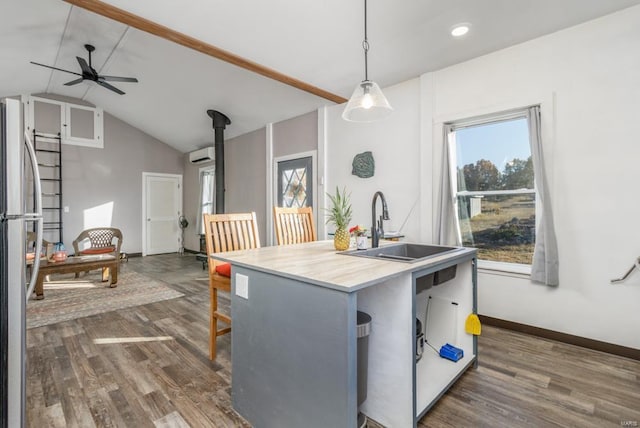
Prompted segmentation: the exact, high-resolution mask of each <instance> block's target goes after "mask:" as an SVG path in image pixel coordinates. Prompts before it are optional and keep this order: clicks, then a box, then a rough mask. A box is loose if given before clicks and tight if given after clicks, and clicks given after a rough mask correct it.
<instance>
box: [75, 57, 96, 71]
mask: <svg viewBox="0 0 640 428" xmlns="http://www.w3.org/2000/svg"><path fill="white" fill-rule="evenodd" d="M76 59H77V60H78V63H79V64H80V68H82V72H83V73H87V74H91V75H93V71H92V70H91V67H89V64H87V61H86V60H85V59H84V58H80V57H79V56H77V57H76Z"/></svg>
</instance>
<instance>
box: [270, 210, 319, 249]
mask: <svg viewBox="0 0 640 428" xmlns="http://www.w3.org/2000/svg"><path fill="white" fill-rule="evenodd" d="M273 221H274V223H275V226H276V238H277V241H278V245H288V244H301V243H303V242H311V241H316V240H317V239H318V238H317V236H316V226H315V223H314V222H313V208H311V207H302V208H284V207H273Z"/></svg>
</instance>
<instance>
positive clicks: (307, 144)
mask: <svg viewBox="0 0 640 428" xmlns="http://www.w3.org/2000/svg"><path fill="white" fill-rule="evenodd" d="M232 120H233V118H232ZM231 126H233V125H231ZM211 144H213V143H211ZM203 147H204V145H203ZM317 148H318V113H317V112H316V111H313V112H311V113H307V114H304V115H302V116H298V117H295V118H293V119H289V120H285V121H282V122H278V123H275V124H273V156H274V157H279V156H286V155H290V154H295V153H301V152H307V151H311V150H316V149H317ZM224 150H225V181H226V182H225V186H226V193H225V205H226V206H225V211H226V212H248V211H255V212H256V216H257V218H258V229H259V231H260V241H261V244H262V245H265V243H266V242H267V221H268V216H267V209H271V206H272V203H271V202H268V201H267V200H266V191H267V178H268V177H267V142H266V131H265V128H261V129H258V130H256V131H253V132H250V133H248V134H245V135H241V136H239V137H236V138H232V139H230V140H227V141H225V145H224ZM269 161H270V162H272V161H273V160H272V159H271V160H269ZM212 164H213V162H208V163H202V164H198V165H193V164H191V163H190V162H189V155H188V154H186V155H185V156H184V171H185V176H184V179H183V180H184V181H183V183H184V212H185V216H186V217H187V220H189V227H188V228H187V230H186V232H185V248H186V249H188V250H194V251H198V250H199V249H200V238H199V236H198V235H197V230H196V224H197V223H196V215H197V212H198V197H199V195H198V193H199V191H200V189H199V186H200V183H199V182H198V170H199V169H200V168H203V167H206V166H210V165H212ZM191 225H193V228H192V227H191Z"/></svg>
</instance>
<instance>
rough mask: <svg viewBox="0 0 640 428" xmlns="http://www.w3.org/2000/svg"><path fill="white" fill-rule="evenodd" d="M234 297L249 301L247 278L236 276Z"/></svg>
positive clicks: (240, 275)
mask: <svg viewBox="0 0 640 428" xmlns="http://www.w3.org/2000/svg"><path fill="white" fill-rule="evenodd" d="M236 296H239V297H242V298H245V299H247V300H248V299H249V277H248V276H246V275H242V274H239V273H237V274H236Z"/></svg>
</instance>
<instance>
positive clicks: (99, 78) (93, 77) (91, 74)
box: [31, 45, 138, 95]
mask: <svg viewBox="0 0 640 428" xmlns="http://www.w3.org/2000/svg"><path fill="white" fill-rule="evenodd" d="M84 47H85V49H86V50H87V51H88V52H89V63H87V61H86V60H85V59H84V58H80V57H79V56H77V57H76V59H77V60H78V63H79V64H80V68H81V69H82V73H76V72H75V71H69V70H63V69H61V68H57V67H52V66H50V65H45V64H39V63H37V62H33V61H31V64H35V65H39V66H41V67H47V68H51V69H53V70H58V71H64V72H65V73H71V74H75V75H77V76H81V77H80V78H79V79H75V80H72V81H70V82H67V83H65V86H73V85H77V84H78V83H81V82H83V81H85V80H90V81H92V82H96V83H97V84H98V85H100V86H102V87H104V88H107V89H109V90H111V91H113V92H115V93H116V94H120V95H124V92H123V91H121V90H120V89H118V88H116V87H115V86H113V85H110V84H109V83H107V82H137V81H138V79H136V78H135V77H119V76H103V75H100V74H98V72H97V71H96V70H95V69H94V68H93V67H92V66H91V52H93V51H94V50H96V48H95V47H94V46H92V45H84Z"/></svg>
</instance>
